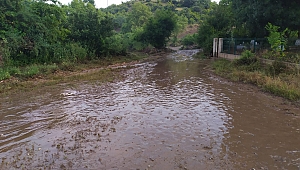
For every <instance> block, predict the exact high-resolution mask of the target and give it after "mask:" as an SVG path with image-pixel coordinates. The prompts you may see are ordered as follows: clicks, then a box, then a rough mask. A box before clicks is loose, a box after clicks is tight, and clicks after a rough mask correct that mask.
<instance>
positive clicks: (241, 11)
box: [232, 0, 300, 37]
mask: <svg viewBox="0 0 300 170" xmlns="http://www.w3.org/2000/svg"><path fill="white" fill-rule="evenodd" d="M232 5H233V12H234V16H235V19H236V21H237V22H236V26H237V28H238V27H241V26H243V25H245V27H246V28H247V30H248V32H249V35H248V36H250V37H264V36H266V35H267V31H266V30H265V29H264V28H265V26H266V25H267V24H268V23H269V22H270V23H273V24H274V25H278V26H279V27H280V28H281V29H282V30H284V29H285V28H290V29H292V30H299V29H300V17H299V16H300V1H294V0H277V1H272V0H259V1H258V0H247V1H246V0H232Z"/></svg>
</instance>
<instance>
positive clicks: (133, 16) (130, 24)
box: [123, 2, 152, 32]
mask: <svg viewBox="0 0 300 170" xmlns="http://www.w3.org/2000/svg"><path fill="white" fill-rule="evenodd" d="M151 16H152V13H151V11H150V8H149V7H148V6H146V5H145V4H142V3H141V2H136V3H134V4H133V6H132V9H131V11H130V12H129V14H128V16H127V22H126V23H125V24H124V26H123V31H124V32H130V31H133V30H134V29H136V28H137V27H142V26H144V25H145V24H146V22H147V21H148V19H149V18H150V17H151Z"/></svg>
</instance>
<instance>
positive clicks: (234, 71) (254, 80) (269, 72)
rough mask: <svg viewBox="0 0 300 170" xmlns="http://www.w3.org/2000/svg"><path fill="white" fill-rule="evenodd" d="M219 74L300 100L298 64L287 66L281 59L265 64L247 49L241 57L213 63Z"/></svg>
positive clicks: (290, 98) (293, 99)
mask: <svg viewBox="0 0 300 170" xmlns="http://www.w3.org/2000/svg"><path fill="white" fill-rule="evenodd" d="M213 69H214V70H215V72H216V73H217V74H218V75H221V76H223V77H225V78H229V79H231V80H233V81H241V82H244V83H251V84H254V85H257V86H259V87H261V88H262V89H263V90H265V91H267V92H270V93H272V94H275V95H278V96H282V97H284V98H287V99H289V100H292V101H298V100H300V74H299V68H298V67H297V66H286V65H285V64H284V63H283V62H281V61H275V62H273V63H272V64H271V65H268V64H263V63H262V62H261V61H260V60H258V58H257V57H255V56H254V55H253V54H252V53H251V52H249V51H246V52H244V53H243V54H242V57H241V58H240V59H237V60H234V61H229V60H226V59H219V60H216V61H215V62H214V63H213Z"/></svg>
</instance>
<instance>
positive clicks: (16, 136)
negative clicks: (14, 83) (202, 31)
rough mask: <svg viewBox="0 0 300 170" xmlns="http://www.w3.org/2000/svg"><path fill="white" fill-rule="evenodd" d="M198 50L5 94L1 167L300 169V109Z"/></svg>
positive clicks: (0, 100) (0, 110) (0, 144)
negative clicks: (228, 75) (219, 67)
mask: <svg viewBox="0 0 300 170" xmlns="http://www.w3.org/2000/svg"><path fill="white" fill-rule="evenodd" d="M192 53H193V52H191V51H186V52H184V51H180V52H177V53H175V54H172V55H169V56H168V57H166V58H160V57H158V58H160V59H159V60H156V59H155V60H151V61H148V62H144V63H136V64H134V65H132V66H130V68H122V67H121V68H119V69H118V75H119V76H117V77H116V78H115V79H112V80H111V81H109V82H105V83H103V82H98V81H97V79H96V78H95V79H93V81H88V80H86V81H74V82H72V83H70V84H68V83H64V84H59V85H55V86H50V87H45V88H43V89H39V90H32V91H27V92H24V93H21V94H12V95H10V96H7V97H6V98H1V99H0V103H1V108H0V113H1V119H0V127H1V128H0V129H1V130H0V133H1V137H0V152H1V153H0V157H1V158H2V163H1V165H0V167H1V169H13V168H20V169H22V168H24V169H39V168H42V169H44V168H45V169H49V168H50V169H251V168H254V169H299V168H300V145H299V141H300V121H299V116H296V115H297V114H292V113H300V110H299V109H298V108H296V107H294V106H293V105H289V104H287V103H286V102H285V101H284V100H282V99H280V98H276V97H272V96H270V95H267V94H264V93H261V92H259V91H258V90H257V89H256V88H253V87H252V86H247V85H240V84H235V83H231V82H228V81H225V80H224V79H221V78H219V77H217V76H214V75H212V74H211V72H209V71H207V69H206V68H207V66H208V64H209V63H208V62H209V61H203V60H195V59H193V58H191V57H190V55H192Z"/></svg>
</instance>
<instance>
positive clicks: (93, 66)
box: [0, 53, 147, 94]
mask: <svg viewBox="0 0 300 170" xmlns="http://www.w3.org/2000/svg"><path fill="white" fill-rule="evenodd" d="M146 57H147V56H146V55H145V54H142V53H130V54H128V55H127V56H116V57H107V58H102V59H98V60H86V61H83V62H81V63H74V62H67V61H66V62H62V63H60V64H48V65H41V64H33V65H29V66H26V67H15V66H5V67H0V94H1V93H5V94H8V93H11V92H15V91H26V90H27V89H32V88H39V87H43V86H50V85H54V84H58V83H68V82H72V81H79V80H80V81H97V82H101V81H104V80H105V81H111V80H112V78H113V77H114V74H113V72H112V71H111V70H110V69H105V67H107V66H109V65H114V64H123V63H128V62H131V61H138V60H142V59H144V58H146ZM85 70H93V71H85ZM83 72H84V73H83Z"/></svg>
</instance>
